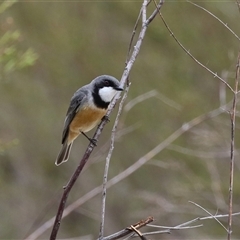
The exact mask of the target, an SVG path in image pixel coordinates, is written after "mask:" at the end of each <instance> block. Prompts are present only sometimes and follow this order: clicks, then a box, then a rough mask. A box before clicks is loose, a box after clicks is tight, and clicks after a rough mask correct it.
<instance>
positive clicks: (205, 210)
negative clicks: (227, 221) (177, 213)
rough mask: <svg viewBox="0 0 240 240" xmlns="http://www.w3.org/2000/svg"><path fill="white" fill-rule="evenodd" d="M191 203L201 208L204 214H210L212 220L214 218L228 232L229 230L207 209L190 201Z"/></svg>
mask: <svg viewBox="0 0 240 240" xmlns="http://www.w3.org/2000/svg"><path fill="white" fill-rule="evenodd" d="M189 202H190V203H192V204H194V205H195V206H197V207H199V208H201V209H202V210H203V211H204V212H206V213H207V214H209V215H210V216H211V217H212V218H214V219H215V220H216V221H217V222H218V223H219V224H220V225H221V226H222V227H223V228H224V229H225V230H226V232H227V231H228V230H227V228H226V227H225V226H224V225H223V224H222V223H221V222H220V221H219V220H218V219H217V218H216V217H215V216H214V215H212V214H211V213H210V212H209V211H208V210H207V209H205V208H204V207H202V206H200V205H199V204H197V203H195V202H192V201H189Z"/></svg>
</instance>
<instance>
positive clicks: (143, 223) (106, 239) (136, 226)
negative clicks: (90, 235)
mask: <svg viewBox="0 0 240 240" xmlns="http://www.w3.org/2000/svg"><path fill="white" fill-rule="evenodd" d="M152 221H153V217H148V218H147V219H145V220H141V221H139V222H137V223H135V224H133V225H131V226H130V227H127V228H125V229H123V230H121V231H119V232H117V233H114V234H112V235H110V236H107V237H104V238H102V240H115V239H119V238H122V237H125V236H127V235H129V234H132V233H133V232H135V230H138V229H140V228H142V227H144V226H146V225H147V224H149V223H150V222H152ZM134 229H135V230H134ZM98 240H100V239H98Z"/></svg>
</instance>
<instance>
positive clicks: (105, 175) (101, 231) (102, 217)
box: [99, 86, 130, 239]
mask: <svg viewBox="0 0 240 240" xmlns="http://www.w3.org/2000/svg"><path fill="white" fill-rule="evenodd" d="M129 87H130V86H127V88H126V90H125V93H124V95H123V97H122V100H121V102H120V104H119V109H118V113H117V117H116V120H115V122H114V126H113V129H112V135H111V144H110V149H109V152H108V155H107V157H106V164H105V169H104V175H103V190H102V214H101V224H100V232H99V239H102V238H103V236H104V222H105V209H106V196H107V181H108V169H109V164H110V160H111V157H112V153H113V149H114V143H115V134H116V130H117V126H118V122H119V117H120V115H121V113H122V109H123V104H124V102H125V100H126V98H127V95H128V91H129Z"/></svg>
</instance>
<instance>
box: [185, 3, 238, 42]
mask: <svg viewBox="0 0 240 240" xmlns="http://www.w3.org/2000/svg"><path fill="white" fill-rule="evenodd" d="M187 2H189V3H191V4H192V5H194V6H196V7H198V8H200V9H202V10H203V11H205V12H207V13H208V14H209V15H211V16H212V17H214V18H215V19H217V20H218V21H219V22H220V23H221V24H222V25H223V26H224V27H225V28H227V29H228V30H229V31H230V32H231V33H232V34H233V35H234V37H236V38H237V39H238V40H240V37H239V36H238V35H237V34H236V33H235V32H234V31H233V30H232V29H231V28H230V27H229V26H228V25H227V23H224V22H223V21H222V20H221V19H220V18H218V17H217V16H215V15H214V14H213V13H211V12H210V11H208V10H207V9H205V8H204V7H202V6H199V5H198V4H196V3H194V2H191V1H188V0H187Z"/></svg>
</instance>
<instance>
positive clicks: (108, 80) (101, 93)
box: [91, 75, 123, 109]
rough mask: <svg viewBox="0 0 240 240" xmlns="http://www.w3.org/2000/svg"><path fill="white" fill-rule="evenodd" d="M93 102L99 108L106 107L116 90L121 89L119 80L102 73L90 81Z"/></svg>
mask: <svg viewBox="0 0 240 240" xmlns="http://www.w3.org/2000/svg"><path fill="white" fill-rule="evenodd" d="M91 84H92V86H93V93H92V94H93V99H94V103H95V104H96V106H97V107H99V108H105V109H106V108H107V107H108V105H109V103H110V102H111V100H112V99H113V97H114V96H115V94H116V93H117V91H123V88H121V87H120V82H119V81H118V80H117V79H116V78H114V77H112V76H109V75H102V76H99V77H97V78H95V79H94V80H93V81H92V82H91Z"/></svg>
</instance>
